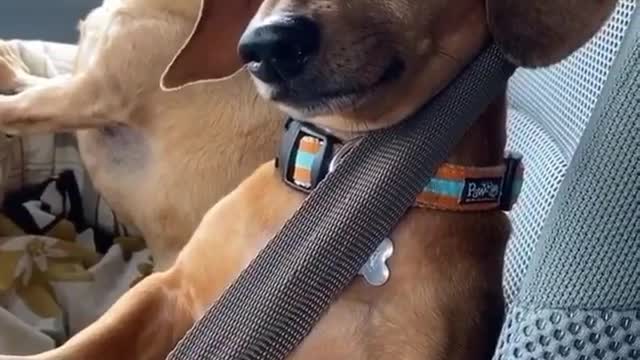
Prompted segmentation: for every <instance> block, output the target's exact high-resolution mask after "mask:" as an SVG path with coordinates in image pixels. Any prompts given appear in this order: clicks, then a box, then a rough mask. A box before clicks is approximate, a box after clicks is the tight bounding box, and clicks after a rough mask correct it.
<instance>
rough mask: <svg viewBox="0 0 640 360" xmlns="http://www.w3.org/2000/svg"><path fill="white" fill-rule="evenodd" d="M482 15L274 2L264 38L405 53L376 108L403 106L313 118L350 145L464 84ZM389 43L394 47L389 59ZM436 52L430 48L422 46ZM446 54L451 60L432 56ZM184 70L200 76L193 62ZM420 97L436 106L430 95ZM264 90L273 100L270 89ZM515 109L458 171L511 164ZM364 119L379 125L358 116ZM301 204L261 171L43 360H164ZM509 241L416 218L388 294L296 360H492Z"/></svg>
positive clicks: (458, 221) (331, 321)
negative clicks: (370, 40)
mask: <svg viewBox="0 0 640 360" xmlns="http://www.w3.org/2000/svg"><path fill="white" fill-rule="evenodd" d="M492 1H498V0H492ZM532 1H533V0H532ZM347 3H348V5H345V4H347ZM484 8H485V7H484V3H483V2H482V1H481V0H463V1H455V2H452V1H444V0H442V1H440V0H429V1H426V0H396V1H392V2H389V1H383V0H360V1H356V0H353V1H348V2H347V1H345V0H266V1H265V2H264V3H263V5H262V7H261V9H260V11H259V12H258V15H257V17H256V18H255V19H254V23H253V25H252V26H256V24H259V23H260V21H261V20H262V19H265V18H268V17H270V16H273V15H274V14H275V15H277V14H278V13H279V12H284V11H289V12H291V11H295V12H302V13H305V14H306V15H308V16H312V17H313V18H314V19H315V20H316V21H321V22H322V25H323V27H324V28H325V29H327V30H325V33H324V36H327V34H329V35H328V36H327V37H328V38H327V39H325V46H326V48H325V50H323V51H327V50H326V49H327V48H329V49H330V48H331V47H332V46H334V45H335V46H337V47H341V46H342V45H343V41H347V42H349V41H353V39H357V37H358V36H359V35H362V34H363V32H364V33H366V32H368V31H369V30H366V26H365V25H368V26H370V27H373V33H374V35H372V36H373V37H376V36H377V37H380V38H381V40H380V41H381V43H380V44H378V46H373V45H371V47H370V48H369V47H368V46H367V45H362V46H364V47H358V48H356V49H352V50H349V48H348V47H347V48H346V50H344V52H343V53H342V54H341V55H340V56H345V57H346V58H350V59H352V60H353V59H359V61H360V62H361V63H360V65H362V64H365V65H367V64H370V67H369V68H367V69H370V71H372V72H379V71H380V68H381V67H383V66H384V65H381V64H379V63H378V62H379V60H380V59H382V60H384V59H388V58H389V57H390V54H388V53H386V52H387V51H392V52H393V51H396V50H398V49H400V50H403V51H404V52H403V53H402V54H403V56H406V58H405V59H404V60H405V61H406V62H407V65H408V66H407V71H408V72H407V73H406V74H404V75H403V76H402V77H400V78H398V79H396V80H395V82H394V83H393V84H389V85H387V87H384V88H382V89H381V90H380V91H381V93H380V94H379V95H376V98H377V99H383V98H385V97H389V98H391V99H394V101H390V102H388V103H385V104H386V105H387V106H388V107H384V106H377V105H376V103H375V102H368V101H366V102H364V103H363V104H361V105H360V106H358V105H357V104H356V105H355V106H353V107H352V108H351V109H349V110H344V111H338V112H333V113H332V112H331V109H327V115H325V116H321V117H313V120H316V121H318V122H319V123H321V124H323V125H328V126H331V127H334V128H338V129H340V130H342V131H343V132H349V131H350V130H352V129H353V128H366V127H367V126H371V127H375V126H384V125H385V124H390V123H394V122H397V121H400V120H401V119H400V118H401V117H402V116H403V115H404V114H405V113H407V112H408V111H410V109H411V108H413V107H415V106H417V104H419V103H422V102H424V101H426V100H427V99H428V98H429V97H431V96H432V95H433V93H435V92H436V91H437V89H439V88H441V87H442V85H443V84H445V83H446V82H447V81H448V79H450V78H452V77H453V76H454V75H455V73H456V72H457V71H458V69H459V68H460V67H461V66H463V65H464V63H465V62H467V61H468V60H469V58H470V57H471V56H472V55H473V54H474V53H475V52H477V51H478V50H479V48H480V46H481V45H482V44H483V43H484V42H485V40H486V39H487V37H488V32H486V30H485V29H486V21H485V20H484V19H485V17H484V15H485V13H484ZM365 9H367V11H364V10H365ZM468 12H475V13H468ZM428 14H430V15H431V16H427V15H428ZM439 20H440V21H439ZM454 20H455V21H454ZM202 21H207V18H206V17H205V18H203V19H202ZM441 22H442V23H441ZM465 28H468V29H465ZM387 38H393V39H394V40H393V41H391V42H389V43H388V44H387V45H388V46H384V44H385V42H384V39H387ZM350 39H351V40H350ZM425 39H426V40H427V43H426V44H427V45H425V46H424V47H423V46H421V45H420V46H419V45H417V44H422V43H423V42H422V40H425ZM374 43H375V41H374ZM438 48H439V49H441V50H443V51H437V50H434V49H438ZM421 49H422V50H421ZM424 49H427V50H426V51H424V52H423V50H424ZM202 51H207V50H206V49H202ZM350 51H353V53H351V52H350ZM360 53H363V54H365V55H366V56H364V57H363V59H360V58H359V57H358V56H359V55H358V54H360ZM428 54H431V55H428ZM438 54H440V55H438ZM443 54H445V55H443ZM322 56H323V55H322V52H321V55H319V59H316V60H315V61H317V62H316V63H315V65H310V66H311V67H310V68H309V69H307V70H306V71H310V72H314V71H317V72H321V71H322V70H323V69H324V68H326V67H329V68H330V67H331V66H332V65H335V62H336V61H340V59H339V58H335V57H324V58H323V57H322ZM185 59H187V60H191V61H195V62H196V63H197V59H195V58H192V57H191V56H189V55H186V57H185ZM369 62H370V63H369ZM436 64H437V65H436ZM356 67H357V66H356ZM353 71H354V70H353V69H347V70H344V72H341V71H340V70H338V71H336V72H335V73H333V74H329V75H325V76H324V77H323V79H324V80H326V81H327V82H330V81H331V80H332V79H331V77H332V76H338V77H342V78H345V77H349V76H352V78H354V79H356V81H357V80H358V79H360V80H363V81H366V80H367V78H368V77H369V76H372V75H371V74H368V73H367V72H365V71H362V72H360V73H353ZM171 72H172V69H169V73H171ZM177 73H180V71H177ZM201 75H206V72H205V73H202V74H201ZM373 77H375V76H373ZM429 79H431V81H429ZM195 80H196V81H198V80H201V79H195ZM190 81H194V79H193V78H192V77H190V76H189V77H186V78H184V79H180V78H179V77H178V78H173V79H172V82H174V84H179V83H180V82H185V83H186V82H190ZM318 84H319V85H323V83H322V82H320V83H318ZM421 85H422V86H423V89H426V94H425V93H420V92H419V91H418V88H419V87H420V86H421ZM259 86H262V87H263V89H262V92H263V93H264V94H267V95H268V92H269V89H268V88H266V87H265V86H264V85H260V84H259ZM402 89H404V90H402ZM397 91H401V93H402V94H403V96H398V95H397V94H396V92H397ZM505 102H506V96H504V95H503V96H500V97H498V98H497V99H496V100H495V101H494V103H493V104H491V105H490V106H489V107H488V108H487V109H485V111H484V113H483V114H482V116H480V117H479V118H478V119H477V121H476V123H475V125H474V126H473V128H472V129H470V131H469V132H468V133H467V135H466V136H465V137H464V139H463V140H462V142H461V143H460V144H459V145H458V146H457V147H456V149H455V150H454V151H453V153H452V154H451V157H450V159H449V160H450V162H453V163H456V164H462V165H476V166H484V165H496V164H498V163H499V161H501V158H502V156H503V150H504V146H505V137H506V135H505V120H506V119H505V117H506V111H505V109H506V103H505ZM398 107H399V108H400V109H399V110H398V109H397V108H398ZM290 110H291V111H292V112H299V111H303V109H297V108H294V109H290ZM364 114H368V115H371V116H372V117H371V118H369V117H359V116H364ZM376 115H378V116H376ZM370 119H372V120H370ZM365 123H366V125H364V124H365ZM303 199H304V195H303V194H301V193H299V192H297V191H295V190H292V189H291V188H289V187H287V186H286V185H284V184H283V183H282V181H281V180H280V179H279V177H278V174H277V172H276V170H275V169H274V165H273V164H272V163H267V164H265V165H263V166H261V167H260V168H259V169H258V170H257V171H256V172H255V173H254V174H253V175H252V176H251V177H250V178H248V179H247V180H246V181H244V182H243V183H242V184H241V185H240V186H239V187H238V188H237V189H236V190H234V191H233V192H232V193H231V194H229V195H228V196H226V197H225V198H224V199H222V200H221V201H220V202H218V203H217V204H216V205H215V206H214V207H213V208H212V209H211V210H210V211H209V212H208V213H207V215H206V216H205V218H204V219H203V222H202V223H201V224H200V226H199V227H198V230H196V232H195V234H194V236H193V238H192V239H191V241H190V242H189V243H188V245H187V246H186V247H185V248H184V250H183V251H182V252H181V254H180V256H179V257H178V259H177V261H176V264H175V265H174V266H173V267H172V268H171V269H170V270H168V271H167V272H165V273H162V274H156V275H153V276H152V277H150V278H148V279H146V280H144V281H142V282H141V283H140V284H139V285H138V286H137V287H136V288H135V289H134V291H133V292H130V293H128V294H126V295H125V296H124V297H123V298H122V299H121V300H120V301H119V303H118V304H117V305H116V306H115V307H114V309H113V310H112V311H110V312H108V313H107V314H106V315H105V316H104V317H103V318H102V319H101V320H99V321H98V322H97V323H96V324H95V325H93V326H91V327H90V328H89V329H87V330H86V331H84V332H82V333H80V334H79V335H77V336H76V337H75V338H74V339H72V340H71V341H70V342H69V343H68V344H65V345H64V346H62V347H61V348H59V349H57V350H54V351H52V352H49V353H46V354H42V355H39V356H35V357H33V359H41V360H62V359H64V360H80V359H98V358H99V359H104V360H116V359H132V360H133V359H162V358H163V356H164V355H166V349H168V348H170V347H171V346H173V345H174V344H175V343H176V342H177V341H178V339H179V338H180V337H181V336H182V335H183V333H184V332H185V329H186V327H187V326H188V324H189V323H191V322H192V321H194V320H196V319H198V318H199V317H200V316H201V315H202V314H203V312H204V310H205V309H206V307H207V306H208V304H210V303H211V302H213V301H215V300H216V299H217V298H218V297H219V296H220V295H221V293H222V292H223V291H224V289H225V288H226V287H227V286H228V285H229V283H230V282H232V281H233V280H234V279H235V278H236V277H237V276H238V274H239V273H240V271H242V269H243V268H244V267H245V266H246V265H247V264H248V263H249V262H250V261H251V259H253V258H254V257H255V256H256V254H257V253H258V251H259V250H260V249H262V248H263V247H264V246H265V245H266V244H267V242H268V241H269V240H270V238H271V237H272V236H273V235H274V234H275V233H276V232H277V231H278V229H280V228H281V226H282V225H283V223H284V222H285V221H286V220H287V219H288V218H289V217H290V216H291V215H292V214H293V213H294V211H295V210H296V209H297V208H298V207H299V206H300V204H301V202H302V201H303ZM508 234H509V222H508V220H507V217H506V216H505V214H503V213H502V212H479V213H452V212H444V211H431V210H425V209H418V208H414V209H412V210H410V211H409V212H408V213H407V214H406V215H405V217H404V218H403V220H402V221H401V222H400V223H399V224H398V226H397V227H396V229H395V230H394V231H393V233H392V234H391V235H390V237H391V238H392V239H393V242H394V244H395V248H396V253H395V254H394V256H393V257H392V258H391V260H390V269H391V278H390V280H389V282H388V283H387V284H385V285H384V286H382V287H371V286H368V285H367V284H366V283H365V282H364V281H363V280H362V279H360V278H358V279H357V280H356V281H354V282H353V284H351V286H350V287H349V288H348V289H347V290H346V291H345V293H344V294H342V296H341V297H340V298H339V299H338V300H336V302H335V303H334V304H333V305H332V307H331V308H330V310H329V311H328V313H327V314H326V315H325V316H324V317H323V318H322V319H321V321H320V322H319V324H318V325H317V327H316V328H315V329H314V330H313V331H312V332H311V334H310V335H309V336H308V337H307V338H306V340H305V341H304V342H303V343H302V344H301V345H300V347H298V348H297V349H296V351H295V352H294V353H293V354H291V355H290V356H289V357H288V358H289V359H293V360H321V359H349V360H375V359H381V360H395V359H406V360H413V359H415V360H418V359H419V360H425V359H429V360H444V359H447V360H470V359H490V358H491V355H492V354H491V353H492V351H493V349H494V346H495V343H496V337H497V333H498V331H499V329H500V326H501V320H502V315H503V299H502V286H501V280H502V265H503V255H504V250H505V246H506V242H507V238H508ZM203 269H210V271H203ZM132 320H133V321H132ZM154 339H162V340H161V341H160V342H157V343H156V345H155V346H151V347H149V348H146V349H141V348H142V346H135V347H133V349H132V347H131V346H129V344H131V343H133V344H148V343H151V342H153V340H154ZM0 359H1V357H0ZM4 359H5V360H6V359H7V358H4Z"/></svg>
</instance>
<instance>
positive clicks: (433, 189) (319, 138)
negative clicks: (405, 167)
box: [276, 120, 524, 211]
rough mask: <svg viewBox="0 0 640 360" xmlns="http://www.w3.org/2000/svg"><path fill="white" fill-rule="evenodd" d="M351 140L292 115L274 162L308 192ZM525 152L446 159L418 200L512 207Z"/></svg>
mask: <svg viewBox="0 0 640 360" xmlns="http://www.w3.org/2000/svg"><path fill="white" fill-rule="evenodd" d="M350 144H352V143H347V144H344V143H343V142H342V141H340V140H339V139H337V138H336V137H334V136H332V135H330V134H328V133H327V132H325V131H323V130H321V129H318V128H316V127H314V126H313V125H311V124H308V123H303V122H300V121H297V120H289V121H287V125H286V127H285V132H284V136H283V141H282V144H281V147H280V152H279V156H278V158H277V159H276V167H278V168H279V169H280V174H281V176H282V179H283V181H284V182H285V183H286V184H287V185H289V186H291V187H293V188H295V189H297V190H300V191H303V192H305V193H309V192H311V191H313V190H314V189H315V188H316V187H317V186H318V184H319V183H320V182H321V181H322V180H323V179H324V178H325V176H326V175H327V174H328V173H329V172H330V171H331V170H332V169H331V168H332V167H333V164H334V163H335V161H336V160H338V161H339V160H340V159H339V158H340V157H341V153H342V152H343V151H342V150H345V149H346V148H347V147H348V146H349V145H350ZM521 158H522V157H521V156H520V155H518V154H509V155H507V156H506V157H505V159H504V162H503V164H501V165H498V166H492V167H470V166H458V165H452V164H447V163H445V164H443V165H442V166H441V167H440V168H439V169H438V171H437V172H436V175H435V176H434V177H433V178H431V180H430V181H429V182H428V183H427V184H426V185H425V187H424V189H423V191H422V192H421V193H420V194H419V195H418V197H417V199H416V203H415V206H416V207H421V208H429V209H435V210H444V211H490V210H503V211H508V210H511V208H512V207H513V205H514V204H515V202H516V201H517V199H518V196H519V194H520V190H521V188H522V179H523V174H524V168H523V166H522V161H521Z"/></svg>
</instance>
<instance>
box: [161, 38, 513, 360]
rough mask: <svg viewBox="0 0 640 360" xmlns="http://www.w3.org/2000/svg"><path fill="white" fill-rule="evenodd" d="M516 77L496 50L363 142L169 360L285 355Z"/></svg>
mask: <svg viewBox="0 0 640 360" xmlns="http://www.w3.org/2000/svg"><path fill="white" fill-rule="evenodd" d="M512 72H513V66H512V65H510V64H508V63H507V62H506V60H504V58H503V57H502V54H501V51H499V50H498V49H497V48H496V47H495V46H493V47H491V48H490V49H488V50H487V51H486V52H484V53H483V54H482V55H481V56H480V58H479V59H478V60H477V61H475V62H474V63H473V64H472V65H471V66H470V67H468V68H467V69H466V70H465V71H463V72H462V74H461V75H460V77H459V79H458V80H457V81H454V82H453V83H452V84H450V85H449V86H448V87H447V89H445V90H444V91H443V92H442V93H441V94H440V95H438V96H436V97H435V99H434V100H433V101H431V102H430V104H429V106H427V107H425V108H424V109H422V110H421V111H419V112H418V113H417V114H416V115H415V116H413V117H412V119H409V120H408V121H406V122H403V124H401V125H399V126H396V127H393V128H391V129H386V130H381V131H375V132H372V133H370V134H368V135H367V136H366V137H364V139H363V140H362V142H361V143H360V144H359V145H358V146H356V147H355V148H354V149H353V150H352V151H351V152H350V153H349V154H348V155H347V156H346V157H345V158H344V160H342V162H341V163H340V164H339V165H338V167H337V169H336V171H335V172H333V173H331V174H329V176H328V177H327V178H326V179H325V180H324V181H322V183H320V186H319V187H318V188H317V189H316V190H315V191H314V192H313V193H311V194H310V195H309V196H308V197H307V198H306V201H305V202H304V203H303V204H302V207H301V208H300V210H299V211H298V212H297V213H296V214H295V215H294V216H293V217H292V218H291V219H290V220H289V221H288V222H287V223H286V224H285V226H284V228H283V229H282V230H281V231H280V232H279V233H278V234H277V235H276V237H275V238H274V239H272V240H271V241H270V242H269V244H268V245H267V247H266V248H265V249H264V251H262V252H261V253H260V254H259V255H258V256H257V258H256V259H255V260H254V261H253V262H252V263H251V264H250V265H249V267H248V268H247V269H246V271H244V272H243V273H242V274H241V275H240V277H239V279H238V280H237V281H236V282H235V283H234V284H232V285H231V286H230V287H229V289H228V290H227V291H226V292H225V294H224V295H223V296H222V297H221V298H220V300H219V301H217V302H216V303H215V304H214V305H213V306H212V308H211V309H210V310H209V311H207V313H206V315H205V316H204V318H203V319H201V320H200V321H199V322H198V323H196V325H195V326H194V328H193V329H191V330H190V331H189V332H188V333H187V335H186V336H185V338H183V339H182V341H181V342H180V343H179V344H178V346H177V347H176V349H175V350H174V351H173V352H172V354H171V355H170V356H169V359H190V360H197V359H213V358H215V359H219V360H222V359H244V360H247V359H265V360H276V359H283V358H285V357H286V355H288V353H289V352H291V351H292V350H293V349H294V348H295V347H296V346H297V344H298V343H299V342H301V341H302V340H303V339H304V337H305V336H306V335H307V334H308V333H309V332H310V331H311V329H312V327H313V325H314V324H315V322H316V321H317V320H318V319H319V318H320V316H321V315H322V314H323V313H324V311H325V309H326V308H327V307H328V306H329V305H330V304H331V302H332V300H333V299H335V298H336V297H337V296H338V295H339V293H340V292H341V290H342V289H343V288H344V287H346V286H347V285H348V284H349V283H351V281H352V280H353V278H354V277H355V276H356V274H357V273H358V270H359V269H360V268H362V266H363V265H364V264H365V262H366V261H367V260H368V258H369V257H370V256H371V254H372V253H373V251H374V250H375V249H376V248H377V247H378V245H379V244H380V242H381V241H382V240H383V239H384V238H385V237H387V236H388V234H389V233H390V232H391V230H392V229H393V228H394V227H395V224H397V222H398V221H399V220H400V219H401V217H402V216H403V215H404V213H405V212H406V210H407V209H408V208H409V207H410V206H411V205H412V203H413V202H414V200H415V197H416V196H417V194H418V193H419V192H420V191H421V189H422V187H423V184H424V183H425V181H427V180H428V179H429V178H430V176H432V175H433V171H434V169H435V168H436V167H437V165H438V164H440V163H442V161H444V160H445V159H446V157H447V154H449V152H450V151H451V147H452V146H453V144H455V143H457V142H458V140H459V139H460V138H461V137H462V135H463V134H464V132H465V131H466V129H467V128H468V126H469V125H470V124H469V123H470V122H471V119H475V118H477V116H478V115H479V113H480V112H481V111H482V109H484V108H486V106H487V105H488V104H489V103H490V102H491V100H492V99H493V98H494V97H495V96H496V95H497V94H499V93H500V92H503V91H504V88H505V87H506V82H507V79H508V78H509V76H511V74H512ZM452 99H455V100H452ZM212 300H213V299H212Z"/></svg>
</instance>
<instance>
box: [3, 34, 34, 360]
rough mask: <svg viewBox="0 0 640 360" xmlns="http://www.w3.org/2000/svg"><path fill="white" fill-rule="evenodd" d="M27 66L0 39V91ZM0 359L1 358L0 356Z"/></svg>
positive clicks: (9, 89) (10, 87)
mask: <svg viewBox="0 0 640 360" xmlns="http://www.w3.org/2000/svg"><path fill="white" fill-rule="evenodd" d="M28 74H29V68H28V67H27V65H26V64H25V63H24V61H23V60H22V58H21V57H20V53H19V51H18V49H16V47H15V46H13V45H12V44H11V43H9V42H7V41H4V40H0V93H14V92H17V90H18V89H19V88H20V87H21V86H22V84H21V79H22V78H24V77H25V76H28ZM0 360H2V358H0Z"/></svg>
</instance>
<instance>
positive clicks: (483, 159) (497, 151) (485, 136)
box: [447, 91, 507, 166]
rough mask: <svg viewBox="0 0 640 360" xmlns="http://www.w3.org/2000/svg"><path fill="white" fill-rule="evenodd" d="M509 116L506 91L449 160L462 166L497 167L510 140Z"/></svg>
mask: <svg viewBox="0 0 640 360" xmlns="http://www.w3.org/2000/svg"><path fill="white" fill-rule="evenodd" d="M506 119H507V96H506V91H505V93H502V94H501V95H500V96H498V97H497V98H496V99H495V100H494V101H493V102H492V103H491V104H490V105H489V106H488V107H487V109H486V110H485V111H484V112H483V113H482V114H481V115H480V117H478V119H477V120H476V121H475V122H474V123H473V125H472V126H471V128H470V129H469V130H468V131H467V132H466V134H465V135H464V137H463V138H462V140H461V141H460V143H459V144H458V145H457V146H456V147H455V149H454V150H453V152H452V153H451V155H450V156H449V159H448V160H447V162H448V163H450V164H454V165H462V166H494V165H496V164H500V163H502V161H503V159H504V151H505V146H506V141H507V131H506Z"/></svg>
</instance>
